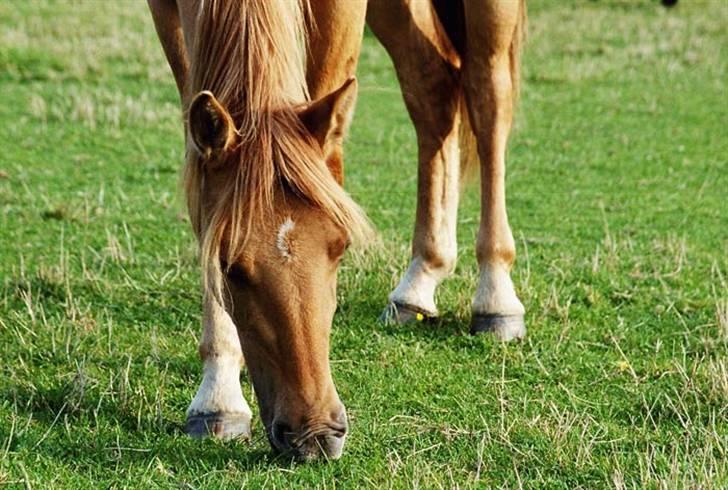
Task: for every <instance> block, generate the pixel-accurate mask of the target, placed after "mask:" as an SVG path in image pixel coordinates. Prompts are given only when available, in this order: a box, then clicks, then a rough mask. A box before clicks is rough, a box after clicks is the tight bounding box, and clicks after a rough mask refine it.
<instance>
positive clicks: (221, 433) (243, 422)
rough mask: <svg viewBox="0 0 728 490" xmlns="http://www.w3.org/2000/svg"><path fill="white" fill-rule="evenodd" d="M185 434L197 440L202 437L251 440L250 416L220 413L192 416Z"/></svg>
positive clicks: (188, 420)
mask: <svg viewBox="0 0 728 490" xmlns="http://www.w3.org/2000/svg"><path fill="white" fill-rule="evenodd" d="M185 433H186V434H187V435H188V436H190V437H194V438H195V439H199V438H202V437H214V438H216V439H222V440H230V439H237V438H244V439H250V415H247V414H245V413H219V412H218V413H206V414H199V415H190V416H188V417H187V423H186V424H185Z"/></svg>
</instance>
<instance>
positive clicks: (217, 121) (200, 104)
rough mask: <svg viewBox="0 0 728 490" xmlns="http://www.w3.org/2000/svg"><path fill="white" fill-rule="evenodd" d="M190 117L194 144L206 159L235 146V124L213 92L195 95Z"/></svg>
mask: <svg viewBox="0 0 728 490" xmlns="http://www.w3.org/2000/svg"><path fill="white" fill-rule="evenodd" d="M188 117H189V131H190V136H191V137H192V142H193V143H194V145H195V148H197V151H199V152H200V154H201V155H202V156H204V157H205V158H209V157H210V156H212V155H213V154H216V153H219V152H222V151H225V150H228V149H229V148H230V147H231V146H233V145H234V144H235V140H236V133H235V123H234V122H233V119H232V117H230V114H229V113H228V111H227V110H226V109H225V108H224V107H223V106H222V104H220V102H218V100H217V99H216V98H215V96H214V95H212V92H210V91H207V90H205V91H202V92H200V93H198V94H197V95H195V97H194V98H193V99H192V102H191V103H190V108H189V111H188Z"/></svg>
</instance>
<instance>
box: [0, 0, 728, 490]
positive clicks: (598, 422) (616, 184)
mask: <svg viewBox="0 0 728 490" xmlns="http://www.w3.org/2000/svg"><path fill="white" fill-rule="evenodd" d="M567 3H568V4H569V5H568V6H567V5H566V4H567ZM530 13H531V18H530V41H529V43H528V46H527V51H526V55H525V60H524V79H525V85H524V89H523V96H522V101H521V106H520V111H519V117H518V121H517V124H516V126H517V127H516V130H515V133H514V137H513V139H512V141H511V146H510V157H509V174H508V204H509V213H510V218H511V224H512V227H513V230H514V235H515V237H516V241H517V247H518V253H519V258H518V261H517V265H516V269H515V271H514V281H515V283H516V286H517V289H518V291H519V294H520V296H521V299H522V300H523V302H524V304H525V305H526V308H527V322H528V327H529V337H528V338H527V340H525V341H524V342H521V343H515V344H508V345H500V344H497V343H495V342H493V341H492V340H491V339H489V338H487V337H483V336H479V337H471V336H469V335H468V334H467V330H468V320H469V316H468V314H469V302H470V299H471V295H472V292H473V291H474V287H475V281H476V278H477V275H476V267H475V259H474V252H473V243H474V241H475V233H476V227H477V221H478V207H477V204H478V196H477V190H476V189H471V190H469V191H468V193H467V195H466V196H465V197H464V199H463V204H462V207H461V214H460V218H459V220H460V224H461V226H460V231H459V237H460V245H461V250H460V257H459V264H458V268H457V274H456V276H455V277H454V278H453V279H451V280H449V281H448V282H446V283H445V284H444V285H443V287H442V288H441V289H440V291H439V297H438V301H439V305H440V308H441V310H442V311H443V312H444V316H443V319H442V320H441V321H440V322H439V323H436V324H434V325H413V326H383V325H381V324H379V323H377V321H376V319H377V315H378V314H379V312H380V310H381V309H382V307H383V306H384V305H385V301H386V296H387V294H388V292H389V291H390V290H391V288H392V287H393V286H394V285H395V283H396V281H397V279H398V275H399V274H400V273H401V272H402V271H403V270H404V268H405V265H406V263H407V261H408V254H409V240H410V238H411V234H412V227H413V219H414V203H415V185H416V181H415V177H416V172H415V169H416V161H415V154H416V147H415V140H414V132H413V130H412V128H411V126H410V124H409V121H408V117H407V115H406V113H405V110H404V107H403V104H402V102H401V96H400V94H399V91H398V88H397V84H396V80H395V77H394V75H393V72H392V67H391V64H390V62H389V60H388V58H387V56H386V54H385V53H384V51H383V50H382V48H381V47H380V46H379V45H378V44H377V43H376V42H375V40H374V39H373V38H372V37H370V36H367V37H366V38H365V42H364V50H363V54H362V58H361V64H360V69H359V79H360V84H361V94H360V99H359V105H358V109H357V115H356V118H355V121H354V125H353V129H352V134H351V138H350V141H349V143H348V158H347V186H348V189H349V191H350V192H351V193H352V195H354V196H355V198H356V199H357V200H358V201H359V202H360V203H361V204H362V206H363V207H364V208H365V209H366V210H367V212H368V213H369V215H370V217H371V218H372V220H373V222H374V223H375V224H376V227H377V229H378V231H379V235H380V237H381V244H379V245H377V246H373V247H371V249H369V250H362V251H354V252H352V253H350V254H349V256H348V258H347V259H346V260H345V262H344V265H343V267H342V270H341V272H340V288H339V296H340V298H339V311H338V314H337V316H336V320H335V326H334V333H333V339H332V354H331V356H332V363H333V364H332V366H333V369H334V376H335V380H336V383H337V387H338V389H339V392H340V394H341V397H342V399H343V401H344V402H345V404H346V406H347V408H348V410H349V414H350V417H351V422H352V423H351V428H352V432H351V436H350V438H349V441H348V444H347V448H346V451H345V454H344V457H343V459H342V460H340V461H338V462H336V463H332V464H319V463H316V464H309V465H296V464H292V463H291V462H289V461H287V460H285V459H283V458H276V457H274V456H273V455H272V454H271V452H270V450H269V447H268V443H267V441H266V440H265V437H264V436H263V431H262V426H261V424H260V421H259V420H258V419H257V418H256V421H255V426H254V429H253V430H254V440H253V441H252V442H231V443H219V442H215V441H202V442H200V441H193V440H189V439H188V438H186V437H185V436H184V435H183V434H182V432H181V427H182V425H183V423H184V412H185V409H186V407H187V405H188V403H189V401H190V400H191V397H192V396H193V394H194V392H195V390H196V388H197V384H198V382H199V380H200V363H199V361H198V359H197V355H196V344H197V338H198V335H199V323H200V306H199V304H200V294H199V287H198V285H199V274H198V269H197V265H196V262H195V247H194V243H193V238H192V236H191V233H190V230H189V224H188V222H187V221H186V216H185V212H184V211H183V206H182V204H181V199H180V198H179V192H178V183H177V181H178V172H179V167H180V165H181V161H182V131H181V123H180V116H179V110H178V106H177V94H176V91H175V88H174V84H173V80H172V76H171V74H170V73H169V70H168V68H167V66H166V63H165V62H164V60H163V57H162V53H161V48H160V46H159V44H158V41H157V39H156V36H155V34H154V30H153V27H152V23H151V19H150V17H149V15H148V12H147V10H146V6H145V4H144V2H143V1H141V0H120V1H115V2H111V1H104V2H102V1H101V0H87V1H82V2H81V1H76V2H70V1H51V0H3V1H2V2H0V94H2V95H1V96H0V102H1V103H0V149H1V151H0V345H1V346H2V347H1V350H0V352H2V364H1V365H0V486H11V487H15V486H17V487H21V488H22V487H25V488H44V487H45V488H109V487H136V488H152V487H164V488H221V487H241V486H247V487H249V488H258V487H268V488H272V487H280V488H289V487H292V486H295V485H300V486H301V487H306V488H308V487H320V488H335V487H340V488H362V487H378V488H409V487H420V488H437V487H463V488H466V487H471V486H472V487H501V486H504V487H521V486H522V487H525V488H539V487H542V488H568V489H571V488H578V487H581V488H602V487H614V488H625V487H629V488H697V487H703V488H726V486H728V277H727V274H728V258H727V257H728V199H727V195H728V193H727V191H726V189H728V164H727V160H726V158H727V155H728V130H727V129H726V128H727V127H728V87H727V86H726V81H727V80H728V52H727V51H726V49H727V48H728V31H727V30H726V22H728V4H727V3H725V2H724V1H722V0H713V1H698V0H695V1H685V2H682V3H681V5H679V6H678V7H677V8H676V9H673V10H670V11H667V10H665V9H663V8H661V7H660V6H659V3H658V2H656V1H648V0H644V1H638V0H629V1H627V0H624V1H618V2H617V1H578V2H573V3H571V2H557V1H555V0H554V1H540V2H539V1H534V2H532V6H531V10H530ZM243 384H244V392H245V393H246V396H247V397H248V399H249V400H252V399H253V393H252V389H251V387H250V384H249V382H248V381H247V379H244V380H243ZM254 410H255V409H254Z"/></svg>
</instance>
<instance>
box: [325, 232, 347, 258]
mask: <svg viewBox="0 0 728 490" xmlns="http://www.w3.org/2000/svg"><path fill="white" fill-rule="evenodd" d="M350 245H351V239H350V238H349V237H346V238H343V239H339V240H335V241H333V242H332V243H331V244H329V257H331V258H332V259H333V260H341V258H342V257H343V256H344V252H346V250H347V249H348V248H349V246H350Z"/></svg>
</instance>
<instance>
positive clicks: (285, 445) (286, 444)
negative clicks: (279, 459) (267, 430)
mask: <svg viewBox="0 0 728 490" xmlns="http://www.w3.org/2000/svg"><path fill="white" fill-rule="evenodd" d="M292 435H293V430H292V429H291V426H290V425H288V424H286V423H285V422H274V423H273V427H272V428H271V438H272V439H273V441H275V444H276V446H278V449H281V450H285V449H289V448H290V447H291V444H290V440H291V436H292Z"/></svg>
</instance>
